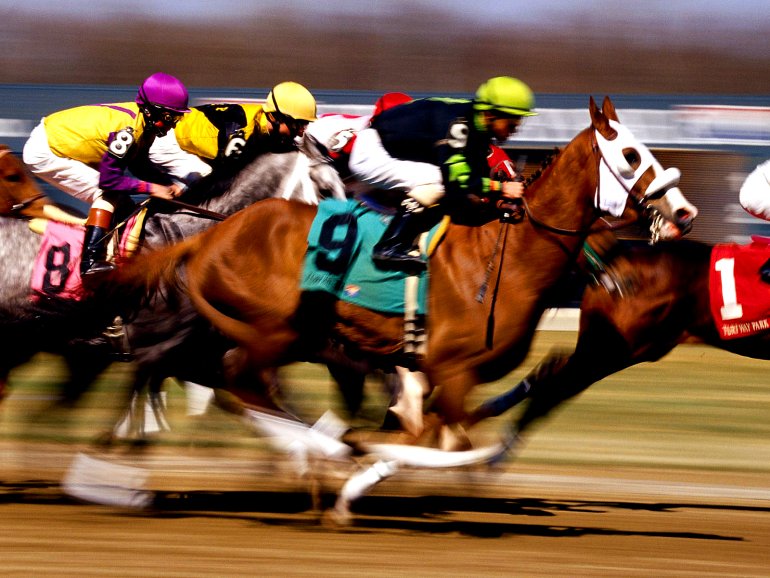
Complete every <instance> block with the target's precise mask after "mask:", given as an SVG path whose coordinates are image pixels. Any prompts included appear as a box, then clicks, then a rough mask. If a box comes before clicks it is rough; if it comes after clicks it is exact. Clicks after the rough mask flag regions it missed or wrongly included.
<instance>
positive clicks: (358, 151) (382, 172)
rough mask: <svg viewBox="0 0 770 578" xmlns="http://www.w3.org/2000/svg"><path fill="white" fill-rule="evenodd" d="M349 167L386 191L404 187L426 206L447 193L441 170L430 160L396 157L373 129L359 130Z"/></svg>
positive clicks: (362, 179)
mask: <svg viewBox="0 0 770 578" xmlns="http://www.w3.org/2000/svg"><path fill="white" fill-rule="evenodd" d="M349 168H350V172H351V174H352V175H353V176H354V177H355V178H357V179H358V180H360V181H362V182H364V183H366V184H368V185H370V186H373V187H376V188H378V189H382V190H388V191H389V190H402V191H405V192H406V193H407V194H408V195H409V196H410V197H412V198H414V199H416V200H417V201H418V202H419V203H420V204H422V205H424V206H430V205H432V204H434V203H435V202H436V201H437V200H438V199H440V198H441V197H442V196H443V194H444V185H443V180H442V176H441V169H440V168H439V167H437V166H435V165H432V164H430V163H421V162H416V161H406V160H401V159H396V158H393V157H392V156H391V155H390V154H389V153H388V151H387V150H385V147H384V146H383V144H382V141H381V140H380V136H379V134H378V133H377V131H376V130H375V129H373V128H367V129H365V130H362V131H360V132H358V133H357V135H356V141H355V144H354V145H353V149H352V150H351V152H350V160H349Z"/></svg>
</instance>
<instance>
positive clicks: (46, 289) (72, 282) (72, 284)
mask: <svg viewBox="0 0 770 578" xmlns="http://www.w3.org/2000/svg"><path fill="white" fill-rule="evenodd" d="M145 215H146V209H142V210H141V211H140V212H139V213H137V214H136V215H133V216H132V217H131V218H130V219H129V220H128V221H126V223H125V225H126V226H125V228H124V229H123V235H121V238H120V243H119V248H118V254H119V255H121V256H122V257H127V256H130V255H132V254H133V253H134V252H135V250H136V248H137V246H138V243H139V237H140V235H141V230H142V227H143V226H144V218H145ZM30 228H31V229H32V230H34V231H36V232H39V233H41V234H42V236H43V239H42V241H41V242H40V249H39V250H38V253H37V257H36V258H35V263H34V264H33V266H32V278H31V281H30V287H31V289H32V298H33V299H36V298H38V297H40V296H46V297H58V298H59V299H73V300H80V299H82V298H83V296H84V293H83V290H82V286H81V279H80V258H81V256H82V254H83V237H84V236H85V228H84V227H83V225H80V224H72V223H65V222H61V221H58V220H55V219H35V220H33V221H32V222H31V223H30ZM114 252H115V251H114V250H109V251H108V254H114Z"/></svg>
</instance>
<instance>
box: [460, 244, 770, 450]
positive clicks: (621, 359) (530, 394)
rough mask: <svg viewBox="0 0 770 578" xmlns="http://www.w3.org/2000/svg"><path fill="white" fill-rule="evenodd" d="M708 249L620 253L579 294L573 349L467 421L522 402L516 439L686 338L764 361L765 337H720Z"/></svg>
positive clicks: (769, 351) (768, 348)
mask: <svg viewBox="0 0 770 578" xmlns="http://www.w3.org/2000/svg"><path fill="white" fill-rule="evenodd" d="M712 249H713V247H712V246H711V245H707V244H703V243H697V242H691V241H678V242H675V243H663V244H660V245H656V246H638V247H632V248H630V249H628V250H626V251H623V252H621V253H620V254H619V255H618V256H616V257H615V258H613V259H612V260H611V262H610V265H609V267H608V271H609V272H610V278H611V280H612V282H611V283H608V284H601V283H599V284H591V285H589V286H588V287H587V288H586V290H585V293H584V295H583V299H582V302H581V304H580V328H579V333H578V339H577V344H576V346H575V351H574V352H573V353H571V354H565V353H561V352H552V353H551V354H549V356H548V357H547V358H546V359H545V360H543V361H542V362H541V363H540V364H539V365H538V367H537V368H535V370H533V371H532V373H531V374H530V375H528V376H527V377H526V378H525V379H524V380H523V381H522V382H520V383H519V384H517V385H516V386H515V387H514V388H512V389H511V390H510V391H508V392H506V393H504V394H502V395H500V396H498V397H496V398H494V399H492V400H489V401H488V402H486V403H484V404H482V406H480V407H479V408H478V409H477V410H476V411H474V412H472V414H471V418H470V421H471V422H474V423H475V422H477V421H479V420H480V419H484V418H486V417H492V416H495V415H499V414H501V413H502V412H504V411H506V410H507V409H509V408H511V407H513V406H514V405H516V404H517V403H519V402H521V401H523V400H525V399H527V400H528V401H527V406H526V407H525V409H524V411H523V413H522V414H521V416H520V417H519V418H518V419H517V421H516V423H515V425H514V429H513V434H514V435H523V433H524V432H525V431H526V430H527V429H528V428H530V427H531V426H532V425H533V423H535V422H537V421H538V420H540V419H542V418H544V417H545V416H547V415H548V414H549V413H550V412H551V411H552V410H553V409H554V408H555V407H556V406H558V405H559V404H561V403H563V402H565V401H566V400H568V399H570V398H572V397H573V396H575V395H577V394H579V393H581V392H582V391H584V390H585V389H587V388H588V387H589V386H590V385H591V384H593V383H596V382H597V381H600V380H601V379H603V378H605V377H607V376H609V375H611V374H613V373H617V372H618V371H621V370H623V369H625V368H627V367H631V366H633V365H636V364H638V363H642V362H645V361H657V360H659V359H660V358H662V357H663V356H664V355H666V354H667V353H669V352H670V351H671V350H672V349H673V348H674V347H676V346H677V345H678V344H680V343H682V342H683V341H684V340H685V339H688V338H696V339H697V340H699V341H702V342H704V343H706V344H708V345H712V346H714V347H718V348H720V349H723V350H725V351H729V352H732V353H735V354H737V355H742V356H744V357H750V358H754V359H770V331H764V332H762V333H757V334H754V335H750V336H745V337H737V338H731V339H722V338H721V337H720V334H719V331H718V329H717V324H716V323H715V320H714V316H713V313H712V310H711V306H710V296H709V277H710V261H711V253H712ZM730 294H731V295H732V294H733V292H731V293H730Z"/></svg>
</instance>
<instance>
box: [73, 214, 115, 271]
mask: <svg viewBox="0 0 770 578" xmlns="http://www.w3.org/2000/svg"><path fill="white" fill-rule="evenodd" d="M108 237H109V234H108V232H107V229H104V228H103V227H96V226H94V225H87V226H86V235H85V240H84V243H83V256H82V258H81V260H80V276H81V277H85V276H86V275H97V274H99V273H106V272H108V271H114V270H115V265H114V264H113V263H110V262H109V261H107V238H108Z"/></svg>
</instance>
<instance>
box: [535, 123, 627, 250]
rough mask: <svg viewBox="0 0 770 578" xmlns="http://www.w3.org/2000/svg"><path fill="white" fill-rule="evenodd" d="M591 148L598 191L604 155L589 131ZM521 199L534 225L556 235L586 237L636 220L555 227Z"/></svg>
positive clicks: (622, 226)
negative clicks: (580, 226)
mask: <svg viewBox="0 0 770 578" xmlns="http://www.w3.org/2000/svg"><path fill="white" fill-rule="evenodd" d="M591 150H593V152H594V153H598V154H597V155H596V182H597V185H596V188H597V191H598V190H600V189H601V185H600V180H601V171H600V170H599V166H600V164H601V162H602V160H604V155H603V154H602V151H601V149H600V148H599V144H598V143H597V142H596V134H595V133H594V132H591ZM605 162H606V161H605ZM629 193H630V191H629ZM629 196H630V195H629ZM631 199H632V200H633V201H634V203H635V204H636V205H637V206H641V203H639V201H637V200H636V198H635V197H633V196H631ZM521 201H522V206H523V207H524V212H525V213H526V215H527V217H528V218H529V220H530V221H531V223H532V224H533V225H534V226H536V227H539V228H541V229H545V230H546V231H548V232H550V233H555V234H557V235H564V236H568V237H581V236H583V237H586V236H588V235H589V234H591V233H596V232H599V231H614V230H617V229H622V228H624V227H629V226H631V225H633V224H634V223H635V222H636V221H637V219H636V218H633V219H632V218H627V219H621V220H619V221H617V222H614V223H610V222H609V221H607V220H606V219H604V218H599V219H598V221H599V222H598V223H593V224H591V225H590V226H589V227H588V228H586V229H564V228H561V227H556V226H554V225H549V224H548V223H546V222H545V221H542V220H540V219H538V218H537V217H536V216H535V215H534V213H533V212H532V209H530V208H529V203H527V199H526V197H521Z"/></svg>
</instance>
